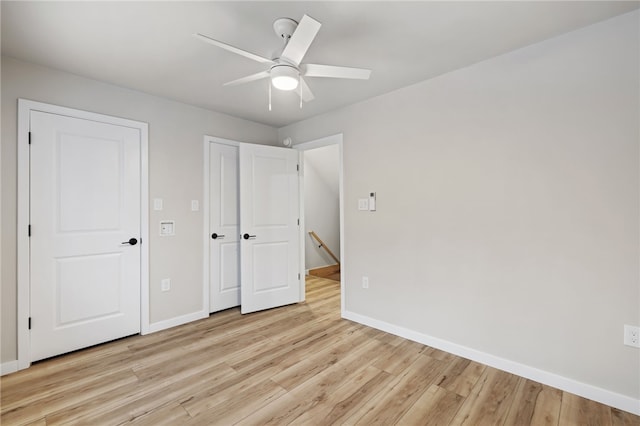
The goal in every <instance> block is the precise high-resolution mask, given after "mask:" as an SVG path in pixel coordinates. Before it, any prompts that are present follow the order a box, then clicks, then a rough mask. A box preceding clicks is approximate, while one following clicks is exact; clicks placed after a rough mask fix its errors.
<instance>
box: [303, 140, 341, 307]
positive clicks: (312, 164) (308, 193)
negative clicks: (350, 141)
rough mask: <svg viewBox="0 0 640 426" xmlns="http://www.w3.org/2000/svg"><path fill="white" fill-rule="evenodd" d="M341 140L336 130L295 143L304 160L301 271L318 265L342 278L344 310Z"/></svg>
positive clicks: (328, 273) (323, 271) (324, 272)
mask: <svg viewBox="0 0 640 426" xmlns="http://www.w3.org/2000/svg"><path fill="white" fill-rule="evenodd" d="M342 140H343V136H342V134H337V135H333V136H328V137H325V138H321V139H317V140H313V141H310V142H305V143H301V144H298V145H294V146H293V148H295V149H297V150H298V151H300V163H301V164H302V174H301V178H300V179H301V182H300V188H301V191H300V200H301V211H302V218H301V227H302V232H301V240H300V247H301V265H302V268H303V271H302V272H301V273H303V274H304V275H305V276H306V275H309V273H311V275H313V270H314V269H315V270H317V271H319V272H318V274H319V275H320V276H322V275H325V276H326V275H329V277H327V278H334V279H335V278H337V279H338V280H339V281H340V306H341V314H342V313H343V312H344V276H345V274H344V270H345V264H344V200H343V197H344V196H343V194H344V191H343V171H342ZM312 231H313V234H315V235H313V234H311V232H312ZM316 237H318V238H316ZM327 249H328V250H327ZM330 252H331V253H330ZM338 271H339V272H338ZM336 272H337V273H336Z"/></svg>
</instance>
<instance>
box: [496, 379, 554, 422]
mask: <svg viewBox="0 0 640 426" xmlns="http://www.w3.org/2000/svg"><path fill="white" fill-rule="evenodd" d="M561 404H562V392H561V391H560V390H558V389H554V388H552V387H549V386H545V385H543V384H540V383H537V382H533V381H531V380H521V381H520V383H519V384H518V388H517V390H516V393H515V396H514V401H513V403H512V404H511V408H510V409H509V414H508V416H507V419H506V421H505V424H506V425H514V426H517V425H522V424H533V425H541V426H551V425H557V424H558V422H559V420H560V406H561Z"/></svg>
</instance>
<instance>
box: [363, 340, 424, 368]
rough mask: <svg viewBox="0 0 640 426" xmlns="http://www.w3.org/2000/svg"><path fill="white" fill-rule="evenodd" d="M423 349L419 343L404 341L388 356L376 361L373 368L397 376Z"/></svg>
mask: <svg viewBox="0 0 640 426" xmlns="http://www.w3.org/2000/svg"><path fill="white" fill-rule="evenodd" d="M423 348H424V345H421V344H420V343H416V342H412V341H411V340H404V341H403V342H401V343H400V344H399V345H397V346H396V347H395V349H394V350H393V351H392V352H391V353H390V354H389V355H388V356H386V357H383V358H381V359H379V360H378V361H376V363H375V364H374V367H377V368H379V369H380V370H384V371H386V372H387V373H390V374H394V375H398V374H400V373H402V372H403V371H404V370H405V369H406V368H407V367H409V366H410V365H411V364H413V363H414V362H415V360H416V359H417V358H418V357H419V356H420V353H421V352H422V349H423Z"/></svg>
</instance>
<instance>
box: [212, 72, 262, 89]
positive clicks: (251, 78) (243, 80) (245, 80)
mask: <svg viewBox="0 0 640 426" xmlns="http://www.w3.org/2000/svg"><path fill="white" fill-rule="evenodd" d="M267 77H269V71H262V72H259V73H256V74H251V75H248V76H246V77H242V78H239V79H237V80H233V81H229V82H227V83H224V84H223V86H237V85H238V84H243V83H248V82H250V81H255V80H260V79H263V78H267Z"/></svg>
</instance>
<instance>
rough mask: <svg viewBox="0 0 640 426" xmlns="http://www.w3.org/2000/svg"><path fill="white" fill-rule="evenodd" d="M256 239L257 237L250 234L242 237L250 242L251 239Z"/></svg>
mask: <svg viewBox="0 0 640 426" xmlns="http://www.w3.org/2000/svg"><path fill="white" fill-rule="evenodd" d="M255 237H256V236H255V235H249V234H244V235H243V236H242V238H244V239H245V240H248V239H249V238H255Z"/></svg>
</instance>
